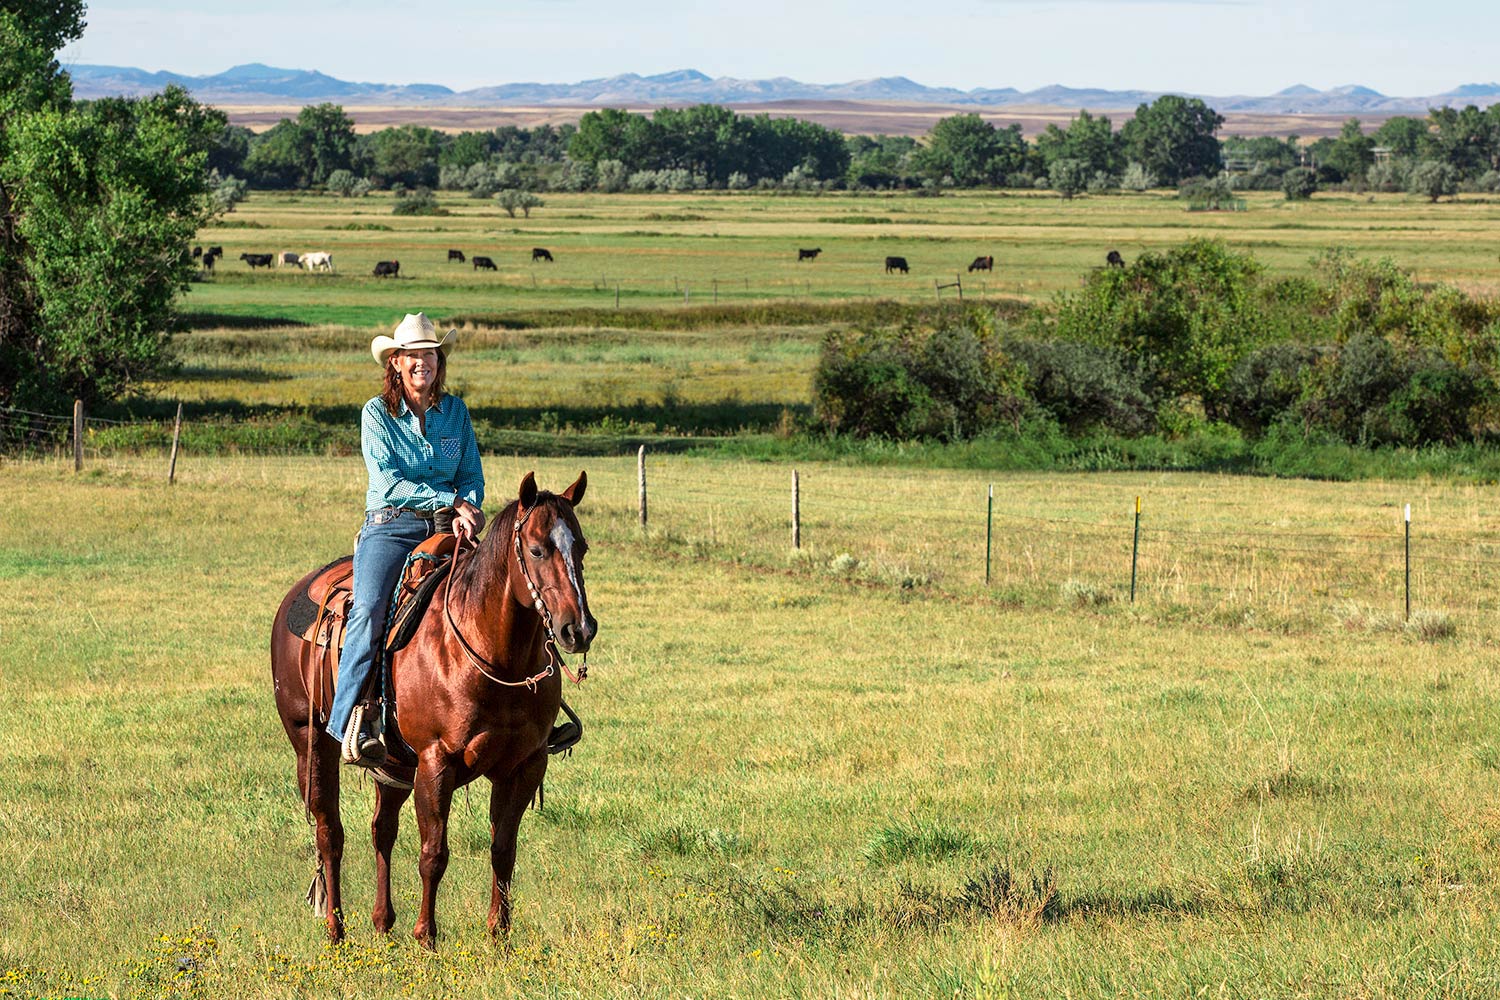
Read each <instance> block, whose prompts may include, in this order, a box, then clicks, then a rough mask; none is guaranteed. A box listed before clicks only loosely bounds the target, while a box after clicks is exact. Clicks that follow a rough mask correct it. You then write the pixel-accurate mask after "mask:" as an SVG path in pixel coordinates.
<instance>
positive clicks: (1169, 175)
mask: <svg viewBox="0 0 1500 1000" xmlns="http://www.w3.org/2000/svg"><path fill="white" fill-rule="evenodd" d="M1223 124H1224V118H1223V116H1221V115H1220V114H1219V113H1218V112H1217V111H1215V110H1214V109H1213V108H1210V107H1209V106H1208V105H1206V104H1204V103H1203V102H1202V101H1201V100H1199V99H1198V98H1196V97H1194V98H1187V97H1179V96H1177V95H1176V94H1166V95H1164V96H1162V97H1158V98H1157V99H1156V100H1155V101H1153V102H1152V103H1150V104H1142V105H1140V106H1139V107H1137V108H1136V109H1135V117H1134V118H1132V119H1131V120H1130V121H1128V122H1126V123H1125V125H1124V126H1123V127H1122V128H1121V129H1120V143H1121V145H1122V147H1123V149H1124V153H1125V156H1126V158H1127V159H1130V160H1133V161H1134V162H1136V163H1139V164H1141V165H1143V166H1145V167H1146V168H1147V169H1148V170H1150V171H1151V172H1152V173H1153V174H1155V175H1156V176H1157V177H1158V178H1160V179H1161V182H1162V183H1163V184H1173V185H1175V184H1177V183H1178V182H1179V181H1181V180H1182V179H1183V178H1185V177H1198V176H1201V177H1209V176H1212V175H1213V174H1216V173H1218V172H1219V166H1220V163H1221V161H1220V152H1219V140H1218V139H1216V138H1215V134H1216V133H1217V132H1218V130H1219V128H1220V127H1221V126H1222V125H1223Z"/></svg>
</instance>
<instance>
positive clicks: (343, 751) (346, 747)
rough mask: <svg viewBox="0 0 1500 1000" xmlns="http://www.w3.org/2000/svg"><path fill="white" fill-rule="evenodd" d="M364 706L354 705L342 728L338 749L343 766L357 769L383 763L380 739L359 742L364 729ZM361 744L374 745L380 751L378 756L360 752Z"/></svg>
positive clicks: (372, 737) (383, 750)
mask: <svg viewBox="0 0 1500 1000" xmlns="http://www.w3.org/2000/svg"><path fill="white" fill-rule="evenodd" d="M364 721H365V706H363V705H355V706H354V711H353V713H352V714H350V716H349V723H348V725H346V726H345V727H344V742H343V744H342V746H341V747H340V756H341V757H342V758H343V760H344V763H345V764H354V765H357V766H359V767H379V766H380V765H381V764H384V763H385V744H383V743H381V742H380V739H379V738H378V737H375V736H371V737H370V738H369V739H367V740H361V738H360V732H361V730H362V729H363V728H364ZM361 742H364V743H367V744H374V746H375V747H376V748H378V749H379V750H380V755H379V756H376V755H375V754H374V753H370V752H367V751H366V752H362V751H361V747H360V744H361Z"/></svg>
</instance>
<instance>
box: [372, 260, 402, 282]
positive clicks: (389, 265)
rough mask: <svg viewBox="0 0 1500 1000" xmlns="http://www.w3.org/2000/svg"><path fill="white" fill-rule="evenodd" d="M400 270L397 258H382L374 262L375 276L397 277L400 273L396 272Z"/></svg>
mask: <svg viewBox="0 0 1500 1000" xmlns="http://www.w3.org/2000/svg"><path fill="white" fill-rule="evenodd" d="M400 270H401V262H400V261H399V260H382V261H377V262H376V264H375V277H377V278H399V277H400V275H399V274H398V273H397V272H398V271H400Z"/></svg>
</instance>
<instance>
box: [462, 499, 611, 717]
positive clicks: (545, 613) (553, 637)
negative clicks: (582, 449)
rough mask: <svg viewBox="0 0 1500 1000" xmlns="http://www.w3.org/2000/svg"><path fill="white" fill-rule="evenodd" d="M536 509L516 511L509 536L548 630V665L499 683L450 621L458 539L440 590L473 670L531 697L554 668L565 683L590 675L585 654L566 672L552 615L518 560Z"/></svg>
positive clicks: (486, 662)
mask: <svg viewBox="0 0 1500 1000" xmlns="http://www.w3.org/2000/svg"><path fill="white" fill-rule="evenodd" d="M537 506H538V505H537V504H532V505H531V508H530V509H529V510H525V511H520V510H518V512H517V517H516V519H515V527H514V529H513V530H512V531H511V537H512V539H513V541H514V547H515V553H516V565H517V566H518V567H520V569H521V578H522V579H523V580H525V581H526V589H527V591H528V592H529V593H530V594H531V602H532V605H533V606H534V607H535V608H536V610H537V612H538V613H539V614H540V615H541V618H542V627H543V628H544V629H546V631H547V642H546V646H545V647H544V648H545V649H546V650H547V665H546V666H545V667H543V668H542V669H541V670H540V671H539V672H537V673H535V674H532V675H531V676H530V677H527V678H526V679H525V680H519V681H505V680H501V679H500V678H498V677H496V676H495V675H494V673H492V671H494V670H495V669H497V668H496V666H495V664H494V663H492V662H490V661H489V660H488V659H486V658H485V657H483V656H481V655H480V654H479V653H478V652H477V651H475V649H474V647H472V646H470V645H469V641H468V640H467V639H465V638H464V636H463V633H462V632H460V631H459V630H458V623H457V622H455V621H454V620H453V578H454V577H455V576H457V575H458V557H459V554H460V553H461V552H462V550H463V540H462V539H460V540H459V544H458V546H457V548H455V550H454V553H453V566H452V567H451V568H450V569H449V570H448V582H447V583H446V584H445V586H444V591H443V617H444V619H445V620H446V621H447V623H448V630H449V631H450V632H452V633H453V637H454V638H455V639H457V640H458V645H459V647H460V648H461V649H462V650H463V651H464V655H465V656H467V657H468V658H469V663H470V664H471V665H472V666H473V667H474V669H476V670H478V671H479V672H480V673H481V674H483V675H484V676H485V677H486V678H488V679H489V680H491V681H493V682H494V683H496V684H499V685H500V686H501V687H524V688H529V689H530V690H531V692H532V693H533V694H535V693H536V690H537V685H538V684H539V683H541V682H542V681H544V680H546V679H547V678H548V677H551V676H552V675H553V674H555V673H557V668H559V667H560V668H561V669H562V672H563V673H564V674H566V675H567V677H568V680H570V681H572V682H573V683H574V684H582V683H583V680H584V678H585V677H587V676H588V675H589V654H588V653H584V654H583V663H581V664H580V665H579V667H578V673H576V674H575V673H574V672H573V671H572V670H570V669H568V664H567V661H566V660H564V659H563V658H562V654H561V653H559V652H558V649H557V634H556V633H555V632H553V631H552V612H551V611H550V610H549V609H548V607H547V602H546V601H544V600H542V594H541V591H539V590H537V586H536V582H535V581H534V580H532V579H531V571H530V570H528V569H527V568H526V560H525V559H523V558H522V557H521V528H522V527H524V526H525V524H526V521H527V520H528V519H529V518H530V517H531V513H532V511H534V510H536V508H537ZM477 552H478V546H477V545H474V548H473V552H472V553H471V554H470V555H469V556H468V558H470V559H472V558H473V553H477Z"/></svg>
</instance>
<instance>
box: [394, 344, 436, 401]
mask: <svg viewBox="0 0 1500 1000" xmlns="http://www.w3.org/2000/svg"><path fill="white" fill-rule="evenodd" d="M396 373H397V374H398V375H400V376H401V384H402V385H403V386H404V387H405V388H406V390H407V391H408V392H414V393H417V394H418V395H425V394H426V393H427V391H428V390H429V389H431V388H432V385H433V383H434V382H435V381H437V374H438V352H437V348H435V347H424V348H422V349H420V350H411V351H397V352H396Z"/></svg>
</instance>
